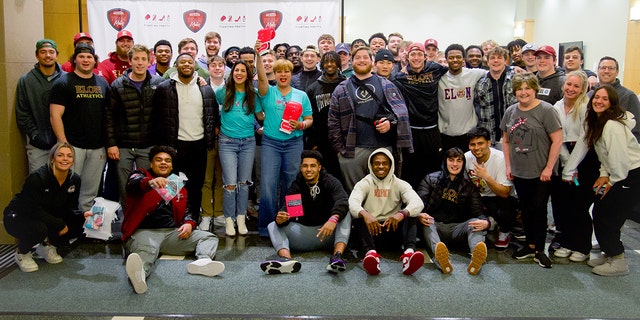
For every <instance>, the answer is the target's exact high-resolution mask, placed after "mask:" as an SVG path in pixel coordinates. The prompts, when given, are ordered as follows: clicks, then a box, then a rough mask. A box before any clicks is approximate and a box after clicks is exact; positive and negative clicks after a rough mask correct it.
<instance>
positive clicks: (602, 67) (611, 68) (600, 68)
mask: <svg viewBox="0 0 640 320" xmlns="http://www.w3.org/2000/svg"><path fill="white" fill-rule="evenodd" d="M616 69H618V68H616V67H615V66H600V67H598V70H611V71H613V70H616Z"/></svg>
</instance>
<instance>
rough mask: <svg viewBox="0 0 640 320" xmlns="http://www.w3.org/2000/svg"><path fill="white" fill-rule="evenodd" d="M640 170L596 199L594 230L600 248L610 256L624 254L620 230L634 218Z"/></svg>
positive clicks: (631, 173)
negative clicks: (628, 220) (626, 222)
mask: <svg viewBox="0 0 640 320" xmlns="http://www.w3.org/2000/svg"><path fill="white" fill-rule="evenodd" d="M638 191H640V168H638V169H633V170H631V171H629V174H628V175H627V178H626V179H624V180H622V181H618V182H616V183H615V184H614V185H613V186H612V187H611V189H609V192H608V193H607V194H606V195H605V196H604V198H602V199H601V198H600V196H597V197H596V201H595V203H594V206H593V228H594V230H595V233H596V239H598V243H599V244H600V248H601V249H602V251H604V253H606V254H607V255H609V256H617V255H619V254H621V253H624V246H623V245H622V241H620V229H621V228H622V225H623V224H624V222H625V221H626V220H627V219H629V218H632V217H633V215H634V213H635V212H634V210H635V208H636V206H637V205H638V203H639V202H640V198H638Z"/></svg>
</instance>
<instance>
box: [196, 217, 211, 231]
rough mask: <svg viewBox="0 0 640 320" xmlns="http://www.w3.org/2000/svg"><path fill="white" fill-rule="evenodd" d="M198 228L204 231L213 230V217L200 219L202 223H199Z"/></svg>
mask: <svg viewBox="0 0 640 320" xmlns="http://www.w3.org/2000/svg"><path fill="white" fill-rule="evenodd" d="M198 229H200V230H202V231H209V230H211V217H202V220H200V224H199V225H198Z"/></svg>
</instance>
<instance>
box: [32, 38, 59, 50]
mask: <svg viewBox="0 0 640 320" xmlns="http://www.w3.org/2000/svg"><path fill="white" fill-rule="evenodd" d="M45 47H51V48H53V49H54V50H56V51H58V45H57V44H56V42H55V41H53V40H51V39H42V40H40V41H38V42H36V51H38V50H40V49H42V48H45Z"/></svg>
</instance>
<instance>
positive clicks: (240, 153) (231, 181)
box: [218, 133, 256, 219]
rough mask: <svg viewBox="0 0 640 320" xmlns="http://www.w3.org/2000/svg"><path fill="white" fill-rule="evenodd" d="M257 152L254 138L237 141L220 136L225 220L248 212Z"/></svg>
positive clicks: (219, 146)
mask: <svg viewBox="0 0 640 320" xmlns="http://www.w3.org/2000/svg"><path fill="white" fill-rule="evenodd" d="M255 150H256V138H255V137H254V136H251V137H248V138H243V139H235V138H230V137H228V136H225V135H224V134H222V133H221V134H220V135H219V137H218V155H219V156H220V164H221V165H222V188H223V190H224V191H223V194H224V196H223V198H222V199H223V203H222V211H223V213H224V216H225V218H234V219H235V217H236V216H238V215H244V214H246V212H247V203H248V201H249V186H251V185H252V184H253V182H252V181H251V171H252V170H253V157H254V154H255Z"/></svg>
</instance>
